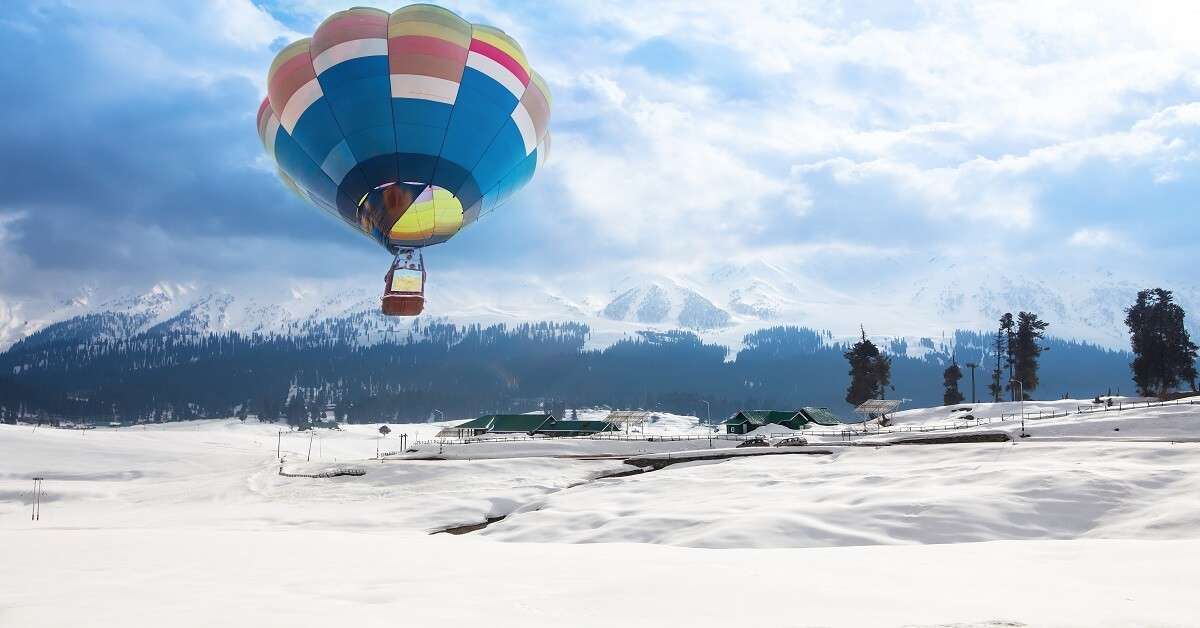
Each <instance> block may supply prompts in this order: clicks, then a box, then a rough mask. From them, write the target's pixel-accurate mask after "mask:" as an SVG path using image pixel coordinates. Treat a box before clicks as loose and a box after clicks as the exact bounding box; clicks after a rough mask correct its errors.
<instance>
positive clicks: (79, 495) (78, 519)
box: [0, 401, 1200, 627]
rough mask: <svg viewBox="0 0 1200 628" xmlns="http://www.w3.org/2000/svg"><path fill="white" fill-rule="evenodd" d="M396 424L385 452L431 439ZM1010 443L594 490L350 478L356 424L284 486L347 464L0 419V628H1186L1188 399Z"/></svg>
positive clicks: (1193, 476)
mask: <svg viewBox="0 0 1200 628" xmlns="http://www.w3.org/2000/svg"><path fill="white" fill-rule="evenodd" d="M1083 403H1086V402H1079V401H1075V402H1050V403H1049V404H1047V406H1048V407H1049V406H1053V407H1058V406H1062V407H1067V406H1070V408H1071V409H1072V410H1073V409H1074V408H1075V406H1077V405H1080V404H1083ZM1029 405H1030V404H1027V410H1028V409H1029V407H1028V406H1029ZM980 411H986V412H987V414H982V413H981V412H980ZM1008 411H1009V410H1007V409H1006V408H1005V407H1003V406H996V407H987V408H984V407H982V406H976V408H973V413H974V414H975V415H976V416H991V415H993V414H994V415H995V416H997V417H998V416H999V414H1001V413H1005V412H1008ZM949 416H950V413H949V412H948V410H947V409H944V408H936V409H928V410H914V411H909V412H906V413H901V414H898V415H896V417H895V419H896V422H897V426H900V427H902V426H918V427H920V426H933V425H941V424H944V423H945V422H946V421H948V420H950V419H949ZM581 418H583V417H581ZM672 421H674V423H675V424H674V425H673V426H669V425H666V424H664V425H663V426H660V431H659V435H660V436H662V435H668V434H687V433H694V432H695V430H696V426H695V424H694V422H691V421H689V420H687V418H677V419H672ZM664 423H666V422H664ZM391 427H392V429H393V430H395V431H394V432H393V434H392V435H391V436H389V437H387V438H386V439H384V440H383V441H382V443H381V445H382V447H381V448H382V449H383V450H385V451H386V450H388V449H395V448H397V447H398V442H397V434H398V433H407V434H409V435H410V437H412V438H413V439H414V440H416V439H418V438H421V439H425V438H428V437H430V436H432V434H433V433H434V432H435V431H436V430H437V428H438V426H436V425H429V424H420V425H392V426H391ZM985 427H986V428H987V429H1001V430H1004V431H1012V430H1016V431H1019V429H1020V427H1019V422H1018V423H1013V422H1005V423H991V424H989V425H987V426H985ZM1026 427H1027V429H1028V431H1029V432H1031V433H1032V434H1033V437H1032V438H1029V439H1019V438H1018V439H1017V440H1016V441H1014V442H1011V443H981V444H960V445H926V446H891V447H871V446H865V447H834V448H832V449H833V452H834V453H833V454H831V455H825V456H767V457H761V458H744V459H736V460H727V461H706V462H690V463H683V464H678V465H673V466H670V467H667V468H666V469H663V470H660V471H654V472H649V473H645V474H641V475H634V476H629V477H613V478H604V477H603V476H605V475H608V474H612V473H615V472H619V471H622V470H626V469H628V468H629V467H627V466H626V465H624V464H623V463H621V462H620V461H619V460H613V459H593V460H587V459H577V458H562V457H556V456H560V455H563V454H562V451H558V450H547V451H546V452H540V453H539V452H529V451H528V450H523V451H525V454H524V455H523V457H496V458H491V457H490V456H482V458H487V459H470V460H467V459H459V460H439V461H428V460H426V461H415V460H386V461H382V462H381V461H376V460H370V459H369V458H371V457H373V456H374V454H375V448H376V445H377V442H376V441H377V438H378V434H377V432H376V431H375V430H376V428H377V426H350V427H348V428H346V429H344V430H343V431H340V432H329V431H322V432H321V433H320V434H321V439H320V440H316V439H314V441H313V448H312V458H313V460H312V461H311V462H304V458H305V457H307V455H308V453H307V452H308V444H309V439H308V437H307V436H305V435H301V434H284V436H283V437H282V449H283V453H284V457H285V458H286V459H287V462H286V463H285V465H284V467H285V469H286V470H288V471H289V472H315V471H319V470H322V469H327V468H331V467H335V466H351V467H355V468H359V469H362V470H364V471H365V475H363V476H361V477H338V478H330V479H311V478H289V477H281V476H280V475H278V470H279V466H280V465H279V463H278V459H277V458H276V457H275V448H276V442H277V432H278V428H277V427H276V426H272V425H259V424H255V423H253V422H251V423H248V424H244V425H243V424H240V423H238V422H237V421H219V422H203V423H184V424H174V425H166V426H150V427H145V428H142V427H139V428H122V429H115V430H114V429H96V430H90V431H86V432H82V431H70V430H55V429H45V428H38V429H33V428H31V427H29V426H18V427H14V426H0V556H2V557H3V568H0V627H8V626H20V627H26V626H29V627H38V626H62V625H87V626H163V625H170V626H211V625H212V624H213V623H216V622H220V623H221V624H223V625H226V626H273V625H288V626H330V625H363V626H372V625H385V624H386V625H415V626H428V625H447V626H457V625H466V624H467V623H468V622H470V623H477V622H480V621H481V620H482V621H485V622H487V623H488V624H489V625H497V626H509V625H514V626H515V625H521V626H530V625H557V626H611V625H624V626H661V625H663V624H664V623H667V622H673V623H677V622H679V621H680V620H685V621H687V623H689V624H696V625H721V626H730V625H745V626H776V625H787V626H808V625H826V626H828V625H850V626H859V625H867V626H891V625H896V626H899V625H940V626H945V625H955V626H975V625H981V626H995V625H1037V626H1041V625H1064V626H1097V625H1108V626H1124V625H1167V626H1188V625H1195V617H1198V616H1200V600H1198V599H1197V597H1196V596H1195V595H1194V591H1193V589H1194V583H1195V582H1196V581H1197V578H1200V443H1196V442H1187V441H1192V440H1195V439H1197V438H1200V406H1169V407H1161V408H1148V409H1147V408H1142V409H1137V410H1128V411H1125V412H1119V413H1108V414H1104V415H1086V416H1069V417H1063V418H1054V419H1044V420H1040V421H1027V426H1026ZM979 429H984V428H979ZM1114 429H1119V431H1114ZM951 433H961V432H951ZM874 438H883V437H874ZM666 442H667V443H672V442H679V441H666ZM389 443H392V444H393V446H392V447H390V448H389V446H388V444H389ZM643 443H644V442H643ZM659 444H660V445H662V446H668V445H666V444H665V443H662V442H661V441H660V442H659ZM502 445H504V444H502V443H496V444H493V445H490V446H493V447H498V446H502ZM509 445H519V444H515V443H509ZM473 446H475V445H466V446H463V447H473ZM522 446H525V445H522ZM642 446H647V445H645V444H643V445H642ZM669 446H671V447H674V446H675V445H669ZM540 454H547V455H540ZM35 475H42V476H45V477H46V478H47V479H46V497H45V499H44V503H43V510H42V519H41V521H38V522H31V521H30V520H29V514H30V509H29V499H30V487H31V482H30V479H29V478H31V477H33V476H35ZM506 515H507V517H506V518H504V519H503V520H500V521H497V522H495V523H492V524H491V525H490V526H488V527H486V528H484V529H482V530H480V531H478V532H472V533H470V534H467V535H463V536H454V535H448V534H436V535H430V534H429V532H430V531H433V530H439V529H444V528H447V527H451V526H455V525H463V524H473V523H481V522H483V521H485V520H486V519H488V518H495V517H503V516H506ZM1006 622H1007V623H1006Z"/></svg>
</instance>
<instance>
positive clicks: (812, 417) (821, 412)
mask: <svg viewBox="0 0 1200 628" xmlns="http://www.w3.org/2000/svg"><path fill="white" fill-rule="evenodd" d="M800 412H802V413H804V415H805V416H806V417H807V418H808V420H809V421H811V422H813V423H816V424H817V425H841V424H842V423H844V421H842V420H841V419H840V418H838V416H837V415H836V414H834V413H833V412H831V411H830V410H829V408H814V407H811V406H805V407H803V408H801V409H800Z"/></svg>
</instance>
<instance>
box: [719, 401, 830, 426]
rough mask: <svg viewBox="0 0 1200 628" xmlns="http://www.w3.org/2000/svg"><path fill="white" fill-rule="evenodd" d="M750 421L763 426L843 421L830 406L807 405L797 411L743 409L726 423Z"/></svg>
mask: <svg viewBox="0 0 1200 628" xmlns="http://www.w3.org/2000/svg"><path fill="white" fill-rule="evenodd" d="M744 423H748V424H750V425H753V426H754V427H762V426H763V425H766V424H768V423H775V424H776V425H789V424H791V425H794V426H797V427H798V426H800V425H804V424H805V423H816V424H817V425H841V424H842V423H843V421H842V420H841V419H839V418H838V417H837V415H836V414H834V413H833V412H831V411H830V410H829V408H817V407H813V406H805V407H804V408H801V409H800V410H799V411H797V412H793V411H790V410H742V411H741V412H738V413H737V414H735V415H733V416H731V417H729V418H728V419H726V420H725V424H726V425H742V424H744Z"/></svg>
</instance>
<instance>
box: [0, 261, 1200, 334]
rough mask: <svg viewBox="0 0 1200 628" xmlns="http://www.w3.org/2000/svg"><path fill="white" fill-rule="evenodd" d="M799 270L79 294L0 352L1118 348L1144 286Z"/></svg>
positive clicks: (24, 318)
mask: <svg viewBox="0 0 1200 628" xmlns="http://www.w3.org/2000/svg"><path fill="white" fill-rule="evenodd" d="M809 270H810V269H797V268H787V267H783V266H779V265H775V264H770V263H767V262H763V261H753V262H751V263H748V264H725V265H722V266H720V267H717V268H705V269H697V270H695V271H691V272H686V273H678V274H671V275H667V274H637V275H624V276H618V277H615V278H614V279H613V280H611V282H610V284H609V285H607V286H595V285H594V283H595V282H592V281H582V280H580V279H579V278H572V277H567V278H562V279H560V280H558V281H551V280H548V279H526V280H521V279H517V280H513V279H512V278H507V277H506V278H505V279H504V280H503V281H495V280H492V279H489V278H487V277H480V276H474V275H454V274H451V273H447V274H443V275H434V276H432V277H431V281H430V283H429V286H428V294H427V297H428V303H427V308H426V314H425V315H422V316H421V317H418V318H417V319H413V320H409V319H389V318H386V317H383V316H380V315H378V314H377V308H378V303H379V300H378V293H377V290H378V282H377V281H374V280H362V279H355V280H342V281H332V280H330V281H324V282H320V281H310V282H284V283H269V282H263V283H264V284H266V285H252V286H249V287H234V286H211V285H203V284H198V283H159V284H156V285H153V286H148V287H146V288H145V289H141V290H130V291H128V292H127V293H123V294H103V293H102V292H101V291H100V290H97V289H95V288H86V289H83V290H80V291H79V292H78V293H76V294H64V295H59V296H58V297H57V298H55V299H53V300H46V301H42V302H39V301H35V300H22V301H17V300H6V299H3V298H0V349H4V348H7V347H8V346H11V345H12V344H13V343H14V342H16V341H17V340H20V339H21V338H24V337H26V336H28V335H30V334H31V333H33V332H35V331H38V330H40V329H44V328H46V327H47V326H49V325H51V324H53V323H59V322H65V321H70V322H71V323H70V325H67V326H65V327H66V328H74V329H76V331H78V330H79V329H86V330H87V334H86V335H87V336H88V337H96V338H102V337H118V336H127V335H131V334H136V333H143V332H150V333H164V334H178V335H192V334H206V333H212V332H229V331H237V332H242V333H261V334H284V335H286V334H289V333H293V332H296V331H301V330H303V331H312V330H313V329H314V328H315V327H330V328H331V329H332V328H333V327H337V329H338V332H337V333H339V334H342V335H344V334H347V333H351V334H353V335H354V336H355V337H356V340H357V341H359V342H363V343H372V342H378V341H380V340H384V339H388V338H395V337H397V335H401V336H402V335H404V334H408V333H412V330H413V329H414V328H418V329H419V328H420V327H421V326H423V325H427V324H429V323H430V322H431V321H446V322H453V323H458V324H467V323H478V324H495V323H506V324H515V323H520V322H527V321H578V322H582V323H586V324H588V325H589V326H590V327H591V328H592V330H593V333H592V337H591V341H590V343H591V346H596V347H601V346H607V345H608V344H611V343H612V342H615V341H617V340H620V339H621V338H626V337H631V336H633V335H635V334H636V333H637V332H638V331H641V330H666V329H686V330H690V331H692V332H695V333H697V334H698V335H700V336H701V337H702V338H704V339H705V340H706V341H709V342H715V343H720V344H724V345H726V346H730V347H733V348H736V347H738V346H740V345H741V343H742V338H743V337H744V336H745V334H747V333H749V332H751V331H754V330H756V329H760V328H763V327H770V326H776V325H800V326H807V327H811V328H815V329H823V330H829V331H831V332H832V334H833V337H834V338H836V339H842V338H850V337H853V336H855V335H857V334H858V331H859V326H860V324H861V325H863V326H864V327H865V328H866V330H867V331H868V333H869V334H870V335H873V336H876V337H880V336H886V337H909V338H913V339H916V338H921V337H927V338H937V337H939V336H944V335H945V334H947V333H950V332H953V330H955V329H972V330H988V329H991V328H993V327H994V326H995V321H996V319H998V318H999V317H1000V315H1001V314H1002V313H1004V312H1006V311H1013V312H1015V311H1019V310H1030V311H1034V312H1037V313H1039V314H1040V315H1041V316H1042V318H1043V319H1045V320H1047V321H1049V322H1050V324H1051V328H1050V333H1051V334H1053V335H1055V336H1059V337H1063V338H1076V339H1080V340H1086V341H1089V342H1094V343H1097V344H1101V345H1104V346H1109V347H1114V348H1123V347H1125V346H1127V337H1126V333H1125V328H1124V324H1123V319H1124V308H1125V307H1127V306H1128V305H1129V304H1130V303H1132V301H1133V299H1134V296H1135V295H1136V292H1137V290H1138V289H1139V288H1141V287H1144V286H1143V283H1142V282H1139V281H1138V280H1136V279H1133V278H1129V277H1122V276H1118V275H1116V274H1114V273H1112V272H1107V271H1100V272H1096V273H1092V274H1089V275H1087V276H1082V275H1072V274H1069V273H1063V274H1061V275H1057V276H1054V277H1052V278H1042V279H1033V278H1026V277H1020V276H1013V275H1010V274H1007V273H1005V272H1003V271H998V270H979V269H978V268H973V269H967V268H959V267H957V266H956V265H955V264H953V263H946V261H945V260H939V259H937V258H933V259H930V260H929V268H928V270H927V271H925V272H923V273H921V274H920V275H919V276H917V277H915V278H913V279H912V280H911V281H909V282H904V285H905V286H906V288H905V289H904V290H894V289H885V288H882V287H878V286H874V287H873V286H871V285H869V284H868V285H867V287H865V288H861V289H858V290H853V289H851V288H850V287H848V286H847V287H845V288H843V287H841V286H838V285H836V282H834V281H830V280H828V279H822V278H820V277H818V276H814V274H812V273H811V272H808V271H809ZM889 285H895V282H890V284H889ZM1145 285H1146V286H1148V285H1154V284H1152V283H1147V284H1145ZM1168 287H1169V288H1171V289H1173V290H1175V293H1176V298H1177V300H1178V301H1179V302H1180V304H1181V305H1183V306H1184V308H1185V309H1188V310H1189V311H1192V312H1200V287H1198V286H1196V285H1195V284H1183V285H1169V286H1168ZM1198 318H1200V316H1198V315H1197V314H1193V316H1192V317H1191V318H1190V319H1189V321H1190V322H1191V324H1192V327H1193V329H1194V330H1197V332H1198V333H1200V329H1197V327H1196V325H1195V321H1196V320H1197V319H1198ZM347 330H351V331H347ZM63 333H68V332H66V331H65V330H64V332H63ZM910 344H911V345H912V346H914V347H915V346H917V344H916V343H915V342H913V343H910Z"/></svg>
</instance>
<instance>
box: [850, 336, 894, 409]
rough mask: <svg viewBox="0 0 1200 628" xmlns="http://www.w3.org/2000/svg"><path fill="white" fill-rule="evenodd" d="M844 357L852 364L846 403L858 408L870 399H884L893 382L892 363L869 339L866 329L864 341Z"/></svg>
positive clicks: (858, 343) (855, 345) (859, 342)
mask: <svg viewBox="0 0 1200 628" xmlns="http://www.w3.org/2000/svg"><path fill="white" fill-rule="evenodd" d="M843 355H844V356H845V357H846V360H847V361H848V362H850V386H849V387H847V389H846V403H849V404H850V405H853V406H858V405H860V404H862V403H863V402H864V401H867V400H868V399H882V398H883V394H884V390H886V388H887V385H888V384H890V383H891V381H892V361H891V360H890V359H889V358H888V357H887V356H886V355H883V354H882V353H880V352H879V348H878V347H876V346H875V343H873V342H871V341H870V340H868V339H867V332H866V330H865V329H864V330H862V340H860V341H858V342H856V343H854V346H853V347H851V348H850V350H849V351H847V352H846V353H844V354H843Z"/></svg>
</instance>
